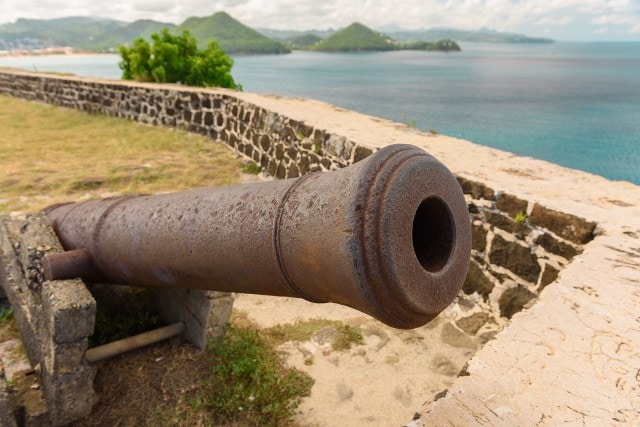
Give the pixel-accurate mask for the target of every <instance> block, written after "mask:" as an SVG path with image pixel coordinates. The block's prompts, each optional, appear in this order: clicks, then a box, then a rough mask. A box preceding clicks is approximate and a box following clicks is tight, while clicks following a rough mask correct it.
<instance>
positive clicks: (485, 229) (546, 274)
mask: <svg viewBox="0 0 640 427" xmlns="http://www.w3.org/2000/svg"><path fill="white" fill-rule="evenodd" d="M0 93H3V94H7V95H12V96H16V97H20V98H24V99H29V100H36V101H42V102H47V103H50V104H54V105H59V106H63V107H67V108H73V109H78V110H82V111H86V112H89V113H96V114H104V115H107V116H112V117H120V118H126V119H129V120H134V121H138V122H142V123H146V124H150V125H157V126H166V127H173V128H178V129H183V130H186V131H189V132H194V133H199V134H202V135H206V136H208V137H210V138H212V139H213V140H219V141H223V142H224V143H226V144H227V145H228V146H229V147H230V148H232V149H233V150H234V151H235V152H236V153H238V154H241V155H243V156H245V157H246V158H247V159H251V160H253V161H254V162H256V163H257V164H259V165H260V166H261V167H262V168H264V170H266V171H267V172H268V173H269V174H270V175H272V176H275V177H276V178H294V177H298V176H301V175H305V174H306V173H310V172H318V171H328V170H334V169H337V168H342V167H345V166H347V165H350V164H352V163H355V162H358V161H359V160H361V159H364V158H365V157H367V156H368V155H370V154H371V153H372V152H373V150H372V149H371V148H369V147H366V146H363V145H359V144H356V143H354V142H353V141H350V140H348V139H347V138H345V137H344V136H341V135H336V134H332V133H331V132H329V131H327V130H325V129H321V128H317V127H313V126H310V125H309V124H307V123H304V122H299V121H296V120H293V119H291V118H288V117H285V116H282V115H280V114H277V113H274V112H272V111H268V110H266V109H264V108H261V107H260V106H257V105H254V104H251V103H248V102H246V101H243V100H241V99H239V98H238V97H236V96H234V93H233V92H231V91H221V90H215V91H213V90H208V89H199V88H186V87H182V86H176V85H145V84H140V83H131V82H118V81H97V80H96V81H94V80H89V79H82V78H74V77H61V76H46V75H39V74H30V73H21V72H9V71H0ZM459 182H460V185H461V187H462V188H463V191H464V193H465V194H466V195H467V197H468V199H469V200H468V201H469V211H470V215H471V220H472V223H473V250H472V260H471V264H470V269H469V274H468V277H467V280H466V282H465V284H464V288H463V292H464V294H466V295H469V296H470V297H473V298H475V299H476V301H477V303H478V304H480V305H485V307H484V309H488V310H490V311H491V312H492V313H493V314H494V320H495V321H498V322H500V320H502V323H504V320H506V319H508V318H510V317H511V316H513V314H515V313H517V312H518V311H520V310H521V309H522V308H523V307H525V306H526V305H527V304H530V303H531V302H532V301H533V300H534V299H535V297H536V296H537V295H538V294H539V293H540V291H542V290H543V289H544V288H545V287H546V286H548V285H549V284H550V283H552V282H553V281H554V280H555V279H556V278H557V276H558V274H559V272H560V271H561V270H562V268H563V267H565V266H566V265H567V264H568V263H569V262H570V260H571V259H572V258H573V257H574V256H575V255H577V254H578V253H580V252H581V245H583V244H585V243H588V242H589V241H590V240H591V239H592V238H593V233H594V230H595V224H594V223H589V222H587V221H585V220H583V219H581V218H578V217H575V216H572V215H568V214H564V213H562V212H555V211H552V210H549V209H547V208H545V207H543V206H541V205H539V204H536V203H533V204H532V203H529V202H528V201H526V200H520V199H518V198H517V197H515V196H512V195H509V194H501V193H499V192H498V191H496V190H494V189H491V188H488V187H487V186H485V185H483V184H482V183H478V182H472V181H469V180H466V179H464V178H463V177H459ZM516 217H518V221H516ZM464 324H465V322H464V321H462V325H464ZM458 326H460V327H461V329H463V330H466V329H469V328H465V327H462V326H461V325H458ZM473 329H475V328H471V329H470V331H472V333H471V334H472V335H473V334H475V333H476V332H477V329H476V330H475V331H473ZM480 332H482V331H480Z"/></svg>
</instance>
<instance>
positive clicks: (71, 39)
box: [0, 17, 125, 49]
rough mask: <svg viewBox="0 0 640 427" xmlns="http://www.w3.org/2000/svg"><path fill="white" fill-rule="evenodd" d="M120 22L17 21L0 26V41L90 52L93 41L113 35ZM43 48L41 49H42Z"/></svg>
mask: <svg viewBox="0 0 640 427" xmlns="http://www.w3.org/2000/svg"><path fill="white" fill-rule="evenodd" d="M123 25H125V23H124V22H121V21H115V20H112V19H97V18H86V17H70V18H59V19H48V20H41V19H22V18H21V19H18V20H17V21H16V22H15V23H9V24H4V25H0V40H3V41H4V42H5V44H7V43H18V44H20V43H23V42H24V41H27V42H31V43H32V44H33V43H37V41H40V42H41V43H42V44H44V45H46V46H73V47H77V48H79V49H90V48H91V46H92V45H93V44H94V42H95V39H96V37H101V35H103V34H110V33H117V32H118V31H119V30H120V29H121V28H122V26H123ZM46 46H45V47H46Z"/></svg>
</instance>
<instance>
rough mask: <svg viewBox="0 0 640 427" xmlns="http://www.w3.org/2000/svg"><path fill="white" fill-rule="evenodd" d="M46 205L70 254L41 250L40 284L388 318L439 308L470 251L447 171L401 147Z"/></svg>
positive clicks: (452, 292) (424, 318)
mask: <svg viewBox="0 0 640 427" xmlns="http://www.w3.org/2000/svg"><path fill="white" fill-rule="evenodd" d="M45 212H46V214H47V216H48V218H49V219H50V221H51V223H52V225H53V227H54V230H55V231H56V233H57V235H58V237H59V239H60V241H61V243H62V245H63V247H64V248H65V250H67V251H70V252H63V253H61V254H51V255H48V256H47V257H46V258H45V260H44V269H45V277H46V278H47V279H48V280H52V279H64V278H72V277H82V278H84V279H87V280H92V281H99V282H102V283H114V284H127V285H135V286H156V287H158V286H159V287H185V288H194V289H207V290H215V291H229V292H241V293H251V294H263V295H276V296H290V297H299V298H304V299H306V300H308V301H312V302H335V303H339V304H343V305H346V306H349V307H352V308H355V309H357V310H360V311H362V312H364V313H367V314H369V315H371V316H373V317H375V318H376V319H378V320H380V321H382V322H384V323H386V324H388V325H390V326H393V327H397V328H414V327H418V326H421V325H424V324H425V323H427V322H429V321H430V320H431V319H433V318H434V317H435V316H437V315H438V313H440V312H441V311H442V310H443V309H445V308H446V307H447V306H448V305H449V304H450V303H451V302H452V301H453V299H454V298H455V296H456V294H457V293H458V291H459V289H460V287H461V286H462V283H463V281H464V279H465V276H466V273H467V268H468V263H469V258H470V240H471V238H470V220H469V214H468V211H467V204H466V202H465V199H464V196H463V194H462V191H461V189H460V187H459V185H458V183H457V181H456V179H455V178H454V176H453V175H452V174H451V172H450V171H449V170H448V169H447V168H446V167H445V166H444V165H443V164H442V163H440V162H439V161H438V160H436V159H435V158H434V157H432V156H430V155H429V154H427V153H426V152H425V151H423V150H421V149H419V148H417V147H414V146H410V145H391V146H388V147H385V148H383V149H381V150H379V151H378V152H376V153H375V154H373V155H371V156H370V157H369V158H367V159H365V160H363V161H361V162H359V163H356V164H354V165H352V166H349V167H347V168H344V169H340V170H338V171H334V172H326V173H310V174H307V175H305V176H303V177H301V178H294V179H287V180H280V181H270V182H262V183H254V184H247V185H240V186H234V187H219V188H205V189H197V190H190V191H184V192H177V193H168V194H158V195H137V196H123V197H116V198H110V199H104V200H95V201H87V202H83V203H74V204H65V205H57V206H52V207H50V208H47V209H45Z"/></svg>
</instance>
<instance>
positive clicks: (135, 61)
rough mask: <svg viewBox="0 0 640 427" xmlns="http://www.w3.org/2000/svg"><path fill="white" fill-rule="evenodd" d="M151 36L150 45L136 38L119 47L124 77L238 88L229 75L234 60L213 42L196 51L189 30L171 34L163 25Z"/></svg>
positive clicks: (196, 47) (144, 80)
mask: <svg viewBox="0 0 640 427" xmlns="http://www.w3.org/2000/svg"><path fill="white" fill-rule="evenodd" d="M151 39H152V41H153V45H149V42H147V41H146V40H144V39H143V38H140V37H139V38H137V39H135V40H134V42H133V46H132V47H130V48H128V47H126V46H119V47H118V50H119V52H120V56H121V57H122V61H120V63H119V64H118V65H119V66H120V69H121V70H122V79H123V80H137V81H141V82H159V83H182V84H185V85H189V86H217V87H225V88H230V89H236V88H237V89H240V88H241V87H240V86H239V85H237V84H236V82H235V81H234V80H233V77H232V76H231V68H232V67H233V59H231V58H229V57H228V56H227V55H226V54H225V53H224V51H223V50H222V49H221V48H220V46H219V45H218V43H216V42H215V41H211V42H210V43H209V44H208V45H207V47H206V48H205V49H203V50H199V49H198V43H197V41H196V39H195V38H194V37H192V36H191V35H190V34H189V31H186V30H185V31H183V32H182V35H173V34H171V33H170V32H169V30H168V29H166V28H165V29H164V30H162V31H161V32H160V33H154V34H152V35H151Z"/></svg>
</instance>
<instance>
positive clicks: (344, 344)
mask: <svg viewBox="0 0 640 427" xmlns="http://www.w3.org/2000/svg"><path fill="white" fill-rule="evenodd" d="M325 328H333V329H335V331H336V336H335V338H334V340H333V342H332V348H333V349H334V350H336V351H346V350H349V349H350V348H351V347H352V346H353V345H362V344H364V339H363V337H362V330H361V329H360V328H356V327H354V326H351V325H347V324H345V323H342V322H340V321H338V320H328V319H321V318H315V319H309V320H299V321H297V322H295V323H288V324H283V325H276V326H272V327H270V328H267V329H263V330H262V333H263V335H264V336H265V337H266V338H267V339H268V340H269V341H271V342H272V343H273V345H275V346H278V345H280V344H283V343H285V342H287V341H308V340H310V339H311V337H313V335H314V334H315V333H316V332H318V331H320V330H322V329H325Z"/></svg>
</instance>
